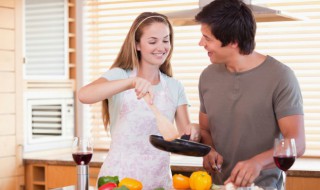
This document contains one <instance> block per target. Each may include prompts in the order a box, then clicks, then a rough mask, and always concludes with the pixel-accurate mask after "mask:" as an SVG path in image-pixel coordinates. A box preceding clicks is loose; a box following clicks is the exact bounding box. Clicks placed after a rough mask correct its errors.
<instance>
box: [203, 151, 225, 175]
mask: <svg viewBox="0 0 320 190" xmlns="http://www.w3.org/2000/svg"><path fill="white" fill-rule="evenodd" d="M222 163H223V157H222V156H221V155H220V154H219V153H218V152H217V151H215V150H214V149H213V148H211V150H210V152H209V153H208V154H207V155H206V156H204V157H203V168H204V169H205V170H206V171H207V172H208V173H214V172H221V165H222Z"/></svg>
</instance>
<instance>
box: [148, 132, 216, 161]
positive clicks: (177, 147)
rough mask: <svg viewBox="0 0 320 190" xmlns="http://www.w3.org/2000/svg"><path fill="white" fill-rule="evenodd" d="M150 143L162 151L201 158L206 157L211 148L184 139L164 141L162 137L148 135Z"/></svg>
mask: <svg viewBox="0 0 320 190" xmlns="http://www.w3.org/2000/svg"><path fill="white" fill-rule="evenodd" d="M149 141H150V143H151V144H152V145H153V146H154V147H156V148H158V149H160V150H163V151H167V152H172V153H176V154H181V155H185V156H198V157H202V156H205V155H207V154H208V153H209V152H210V150H211V148H210V146H208V145H205V144H201V143H196V142H192V141H188V140H185V139H175V140H173V141H165V140H164V139H163V137H162V136H159V135H150V137H149Z"/></svg>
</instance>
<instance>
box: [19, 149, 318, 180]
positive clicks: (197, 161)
mask: <svg viewBox="0 0 320 190" xmlns="http://www.w3.org/2000/svg"><path fill="white" fill-rule="evenodd" d="M106 156H107V151H94V153H93V157H92V159H91V162H90V164H89V166H91V167H101V165H102V163H103V161H104V159H105V158H106ZM24 162H25V164H48V165H62V166H72V165H74V166H75V163H74V161H73V158H72V155H71V152H70V150H64V149H63V150H55V151H41V152H33V153H28V154H25V155H24ZM170 164H171V169H172V171H179V172H192V171H196V170H203V168H202V158H201V157H190V156H182V155H176V154H172V155H171V157H170ZM287 176H288V177H291V176H292V177H319V178H320V159H319V158H318V159H316V158H299V159H297V160H296V162H295V163H294V165H293V166H292V167H291V168H290V170H289V171H288V172H287Z"/></svg>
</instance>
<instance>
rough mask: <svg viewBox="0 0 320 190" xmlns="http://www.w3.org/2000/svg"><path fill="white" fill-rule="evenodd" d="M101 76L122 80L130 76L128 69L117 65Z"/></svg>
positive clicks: (110, 79)
mask: <svg viewBox="0 0 320 190" xmlns="http://www.w3.org/2000/svg"><path fill="white" fill-rule="evenodd" d="M101 77H102V78H105V79H107V80H109V81H112V80H120V79H126V78H128V73H127V71H126V70H124V69H121V68H118V67H116V68H112V69H110V70H108V71H107V72H105V73H104V74H102V76H101Z"/></svg>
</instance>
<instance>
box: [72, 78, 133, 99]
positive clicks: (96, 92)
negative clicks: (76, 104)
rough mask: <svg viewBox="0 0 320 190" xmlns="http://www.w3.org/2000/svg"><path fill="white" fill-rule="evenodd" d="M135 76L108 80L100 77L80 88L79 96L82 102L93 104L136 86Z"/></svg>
mask: <svg viewBox="0 0 320 190" xmlns="http://www.w3.org/2000/svg"><path fill="white" fill-rule="evenodd" d="M134 80H135V78H127V79H122V80H114V81H108V80H107V79H105V78H99V79H97V80H95V81H93V82H92V83H90V84H88V85H86V86H84V87H82V88H80V90H79V92H78V98H79V100H80V102H81V103H84V104H93V103H96V102H99V101H102V100H105V99H107V98H110V97H111V96H113V95H115V94H117V93H119V92H122V91H125V90H128V89H131V88H133V87H134Z"/></svg>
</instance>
